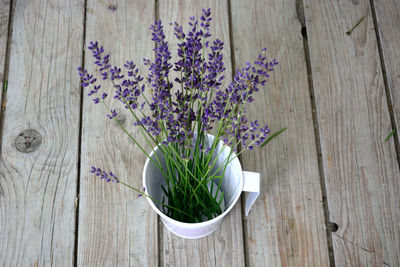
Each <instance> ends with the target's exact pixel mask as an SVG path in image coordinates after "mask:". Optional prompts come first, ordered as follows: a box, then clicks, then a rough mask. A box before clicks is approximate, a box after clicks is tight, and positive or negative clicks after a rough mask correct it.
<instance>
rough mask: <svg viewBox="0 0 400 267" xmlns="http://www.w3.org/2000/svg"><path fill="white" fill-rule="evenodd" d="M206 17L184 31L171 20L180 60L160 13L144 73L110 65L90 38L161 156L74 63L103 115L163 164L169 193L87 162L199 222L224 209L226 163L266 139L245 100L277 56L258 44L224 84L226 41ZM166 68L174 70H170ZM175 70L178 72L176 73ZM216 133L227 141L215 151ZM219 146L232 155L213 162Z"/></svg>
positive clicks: (170, 212) (174, 214) (130, 65)
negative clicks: (214, 34)
mask: <svg viewBox="0 0 400 267" xmlns="http://www.w3.org/2000/svg"><path fill="white" fill-rule="evenodd" d="M210 22H211V11H210V9H207V10H204V9H203V14H202V16H201V18H200V21H198V20H196V19H195V17H190V20H189V31H188V32H184V31H183V28H182V26H181V25H179V24H178V23H176V22H175V23H174V24H172V26H173V27H174V33H175V37H176V38H177V39H178V51H177V54H178V60H177V61H176V62H174V63H173V64H171V62H170V61H171V53H170V51H169V47H168V44H167V41H166V39H165V34H164V30H163V25H162V24H161V21H156V22H155V23H154V24H153V25H151V26H150V30H151V34H152V40H153V41H154V42H155V48H154V52H155V58H154V60H153V61H152V60H150V59H144V60H143V62H144V65H145V66H146V67H147V68H148V75H147V76H146V78H144V77H143V76H141V74H140V72H139V69H138V67H137V66H136V65H135V64H134V62H133V61H127V62H126V63H125V64H124V66H123V67H119V66H112V65H111V63H110V55H109V54H106V53H105V51H104V49H103V47H102V46H100V45H99V44H98V42H91V43H90V46H89V49H90V50H91V51H92V53H93V57H94V59H95V61H94V63H95V64H96V65H97V66H98V67H99V72H100V77H101V78H102V79H103V80H110V81H111V85H112V88H113V90H114V96H113V98H114V99H115V100H117V101H119V102H121V104H122V105H123V107H124V108H125V109H127V110H128V111H129V112H130V114H131V115H132V117H133V121H134V122H133V123H134V125H135V126H136V127H138V128H139V130H140V133H141V134H142V135H143V136H144V139H145V141H146V142H147V143H148V144H149V145H150V147H157V148H158V149H159V150H160V151H161V154H162V155H163V157H164V158H160V157H159V156H158V154H157V153H155V154H154V155H155V157H153V158H152V157H150V155H149V154H148V153H147V152H146V151H145V150H144V148H143V147H142V145H141V144H140V143H139V142H138V141H137V140H136V139H135V137H134V136H132V135H131V134H130V133H129V132H128V131H127V130H126V129H125V128H124V126H123V125H121V123H120V122H119V121H118V120H117V118H116V116H117V111H116V110H114V109H110V107H109V106H108V104H107V103H106V101H105V99H106V98H107V97H108V94H107V92H106V91H102V90H101V85H100V84H98V82H97V78H96V77H94V75H93V74H89V73H88V71H87V70H86V69H83V68H81V67H79V68H78V72H79V75H80V77H81V81H82V86H83V87H89V88H90V89H89V94H88V95H89V96H91V97H93V102H94V103H95V104H99V103H101V104H102V105H104V107H105V108H106V110H108V114H107V117H108V118H109V119H112V120H114V121H115V122H116V123H117V124H118V125H119V126H120V127H121V128H122V129H123V130H124V131H125V133H126V134H127V135H128V136H129V138H130V139H131V140H132V141H133V143H135V144H136V145H137V146H138V147H139V149H140V150H141V151H142V152H143V153H144V154H145V155H146V156H147V157H148V158H149V159H150V160H151V162H152V164H154V165H155V166H156V167H157V168H158V169H159V170H160V171H161V173H162V174H163V177H164V179H165V186H163V185H160V186H161V187H162V190H163V192H164V194H165V196H166V199H164V200H163V201H162V202H161V203H160V202H158V201H157V200H155V199H153V198H152V196H149V195H147V194H145V193H144V192H143V191H144V190H140V189H137V188H134V187H131V186H129V185H127V184H125V183H124V182H122V181H120V180H119V179H118V178H117V177H116V176H115V175H114V174H113V173H112V172H109V173H108V172H106V171H103V170H102V169H100V168H96V167H92V170H91V171H92V173H94V174H95V175H96V176H99V177H101V178H102V179H104V180H105V181H106V182H111V181H112V182H117V183H121V184H124V185H126V186H128V187H130V188H131V189H133V190H135V191H137V192H138V193H140V194H144V195H146V196H147V197H149V198H151V199H152V200H153V201H155V202H157V203H158V204H160V205H161V206H162V207H163V212H164V213H165V214H166V215H167V216H169V217H171V218H173V219H175V220H179V221H182V222H201V221H204V220H209V219H212V218H213V217H215V216H218V215H219V214H221V213H222V212H223V210H222V209H221V203H222V202H223V201H224V195H223V192H221V190H220V187H221V182H222V179H223V177H224V173H225V171H226V168H227V165H228V164H229V163H230V162H231V161H232V160H233V159H234V158H235V157H237V156H239V155H240V154H241V153H243V152H244V151H246V150H253V149H254V147H255V146H260V145H263V144H264V143H266V142H268V141H269V139H267V138H268V134H269V133H270V129H269V128H268V126H267V125H265V126H260V124H259V123H258V121H252V122H250V121H248V119H247V116H246V107H245V106H246V104H248V103H251V102H253V100H254V94H255V93H256V92H258V91H259V88H260V86H265V84H266V81H267V78H268V77H269V73H270V72H271V71H273V69H274V66H275V65H276V64H278V63H277V61H276V60H275V59H274V60H272V61H268V60H267V59H266V56H265V52H266V49H263V50H262V51H261V53H260V54H259V56H258V58H257V60H256V61H254V62H253V63H247V64H246V66H245V67H244V68H242V70H240V71H237V72H236V74H235V76H234V78H233V81H232V82H231V83H230V84H229V85H228V86H227V87H226V88H223V87H222V83H223V81H224V79H225V76H224V72H225V70H226V67H225V65H224V62H223V53H222V51H223V47H224V43H223V42H222V41H221V40H219V39H215V40H210V37H211V33H210ZM171 71H173V72H174V73H175V75H170V72H171ZM172 76H173V77H176V78H175V79H174V80H173V81H171V80H170V78H171V77H172ZM146 90H149V91H150V92H151V97H147V96H146V94H145V93H144V92H145V91H146ZM146 106H147V107H148V108H147V109H145V107H146ZM146 110H149V112H146ZM212 130H213V132H214V133H215V137H214V140H213V142H212V143H211V144H207V142H206V138H207V133H210V132H211V131H212ZM220 141H222V142H223V143H224V146H223V148H222V149H221V150H220V151H218V150H217V146H218V144H219V143H220ZM224 149H230V150H229V156H228V157H227V158H226V159H225V160H224V161H223V164H222V165H220V166H216V162H217V161H216V159H215V158H216V157H215V156H217V157H218V156H219V155H220V154H221V152H222V151H223V150H224ZM153 151H154V149H153ZM213 155H214V157H213ZM163 161H165V164H162V162H163ZM212 181H218V183H217V185H218V190H215V188H213V186H214V183H213V182H212ZM210 185H211V186H210Z"/></svg>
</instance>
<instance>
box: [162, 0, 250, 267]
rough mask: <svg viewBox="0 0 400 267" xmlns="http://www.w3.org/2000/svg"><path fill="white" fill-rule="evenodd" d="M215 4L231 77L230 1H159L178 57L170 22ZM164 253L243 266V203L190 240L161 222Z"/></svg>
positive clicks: (216, 29)
mask: <svg viewBox="0 0 400 267" xmlns="http://www.w3.org/2000/svg"><path fill="white" fill-rule="evenodd" d="M209 7H210V8H211V13H212V19H213V20H212V22H211V33H212V35H213V36H212V37H211V40H214V39H215V38H219V39H221V40H222V41H223V42H224V43H225V44H224V61H225V64H226V68H227V72H226V77H229V78H228V80H227V81H230V80H231V79H230V77H231V61H230V56H231V54H230V42H229V20H228V18H229V17H228V6H227V1H211V0H204V1H195V0H192V1H183V0H181V1H172V0H171V1H159V7H158V10H159V13H160V14H159V17H160V19H161V21H162V22H163V23H164V25H166V26H165V31H166V37H167V38H168V43H169V45H170V50H171V52H172V55H173V62H174V58H176V49H177V46H176V43H177V42H176V38H175V36H174V34H173V27H170V26H169V25H168V24H169V23H170V22H175V21H176V22H178V23H180V24H182V25H183V26H184V29H188V28H187V27H188V25H187V22H188V20H189V17H190V16H196V18H198V19H200V16H201V14H202V8H209ZM160 229H161V231H160V238H161V240H160V244H161V247H160V257H161V265H163V266H243V265H244V251H243V236H242V219H241V204H240V202H238V203H237V204H236V206H235V207H234V208H233V210H232V211H231V212H230V214H229V215H228V216H227V217H226V218H225V219H224V221H223V223H222V225H221V226H220V228H218V229H217V230H216V231H215V232H214V233H213V234H211V235H210V236H208V237H205V238H201V239H196V240H187V239H182V238H180V237H177V236H175V235H173V234H171V233H170V232H169V231H168V230H167V229H166V228H165V227H164V226H163V225H162V224H160Z"/></svg>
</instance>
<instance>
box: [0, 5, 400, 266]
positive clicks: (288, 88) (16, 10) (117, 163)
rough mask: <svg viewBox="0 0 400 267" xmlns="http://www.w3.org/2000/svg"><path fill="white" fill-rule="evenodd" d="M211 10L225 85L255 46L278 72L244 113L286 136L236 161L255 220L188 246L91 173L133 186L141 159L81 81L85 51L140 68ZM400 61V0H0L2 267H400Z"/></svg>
mask: <svg viewBox="0 0 400 267" xmlns="http://www.w3.org/2000/svg"><path fill="white" fill-rule="evenodd" d="M109 4H115V6H116V10H111V9H109V8H108V6H109ZM207 7H211V8H212V13H213V25H212V26H213V34H214V36H218V37H220V38H222V39H223V41H224V42H225V61H226V64H227V66H228V68H227V69H228V76H230V77H231V73H232V69H236V68H239V67H241V66H242V64H243V63H245V62H246V60H251V59H254V58H255V57H256V55H257V53H258V52H259V50H260V49H261V48H262V47H268V51H269V55H270V56H271V57H276V58H277V59H278V61H279V62H280V64H279V65H278V66H277V68H276V70H275V72H274V75H273V76H272V77H271V79H270V83H269V86H268V89H266V90H264V91H263V92H261V94H260V97H258V98H257V100H256V102H255V103H254V105H252V106H251V108H250V111H249V113H250V114H252V116H253V117H254V119H255V118H257V117H262V120H263V121H264V122H268V123H269V125H270V127H271V128H272V129H273V130H277V129H280V128H282V127H287V128H288V130H287V131H286V132H285V133H284V134H283V135H282V136H280V137H279V138H278V139H276V140H275V141H274V142H272V143H271V144H270V145H268V146H267V147H266V148H264V149H261V150H257V152H256V153H247V154H245V155H244V156H243V157H242V158H241V161H242V165H243V166H244V169H246V170H250V171H258V172H261V173H262V192H261V195H260V198H259V199H258V200H257V202H256V204H255V206H254V207H253V210H252V211H251V213H250V215H249V216H248V217H244V216H243V211H242V204H241V203H238V204H237V205H236V206H235V208H234V210H233V211H232V212H231V213H230V214H229V216H228V217H227V218H226V219H225V221H224V223H223V225H222V226H221V227H220V228H219V229H218V230H217V231H216V232H215V233H213V234H212V235H210V236H208V237H206V238H202V239H199V240H184V239H181V238H178V237H176V236H174V235H172V234H171V233H170V232H168V231H167V230H166V229H165V228H164V226H163V225H162V224H161V223H160V222H159V220H158V217H157V216H156V213H155V212H153V211H152V210H151V209H150V206H149V205H148V203H147V201H146V199H144V198H137V196H136V194H134V193H132V191H129V190H127V189H126V188H123V187H120V186H118V185H110V184H105V183H103V182H100V181H98V180H97V179H95V178H94V177H93V176H92V175H90V173H89V170H90V166H92V165H96V166H102V167H104V168H105V169H108V170H115V172H117V173H118V175H119V177H124V180H127V181H128V182H129V183H131V184H133V185H135V186H138V187H139V186H140V185H141V172H142V166H143V163H144V161H145V157H144V155H143V154H141V153H140V151H139V150H138V149H136V148H135V147H134V146H132V145H131V144H130V142H129V140H128V139H127V138H126V137H125V136H124V133H123V132H122V131H120V130H119V129H118V128H117V127H116V126H115V125H113V124H112V123H111V122H110V121H109V120H108V119H107V118H106V117H105V113H104V112H103V110H102V109H101V108H99V107H98V106H94V105H92V103H91V101H90V100H89V99H88V97H87V95H86V94H85V93H82V92H81V88H80V81H79V78H78V75H77V72H76V67H77V66H81V65H83V66H85V67H87V68H89V69H93V68H94V66H93V63H92V59H91V55H90V53H88V52H86V53H85V49H84V47H87V45H88V43H89V41H92V40H98V41H99V42H101V43H102V44H103V45H104V46H105V48H106V49H107V50H108V51H110V52H111V54H112V57H113V62H114V63H121V62H123V61H124V60H126V59H128V58H129V59H133V60H135V61H136V62H138V63H141V59H142V58H143V57H152V46H153V43H152V42H151V40H150V34H149V31H148V26H149V25H150V24H151V23H152V22H153V21H154V20H155V19H157V18H160V19H161V20H162V21H163V22H164V24H165V25H166V26H165V30H166V34H167V36H168V38H170V39H171V41H170V44H171V45H173V44H175V43H174V42H175V41H174V39H173V33H172V31H171V30H172V28H171V27H169V26H167V25H168V23H169V22H173V21H178V22H181V23H182V22H186V21H187V18H188V17H189V16H191V15H199V14H200V12H201V9H202V8H207ZM363 16H365V19H364V20H363V21H362V22H361V23H360V25H359V26H358V27H357V28H355V30H354V31H353V32H352V33H351V34H350V35H346V31H348V30H349V29H351V28H352V27H353V26H354V25H355V24H356V23H357V22H358V21H359V20H360V19H361V18H362V17H363ZM399 47H400V2H399V1H397V0H385V1H379V0H358V1H345V0H335V1H316V0H298V1H296V0H288V1H281V0H256V1H246V0H230V1H229V0H220V1H212V0H204V1H198V0H191V1H184V0H181V1H173V0H158V1H157V0H125V1H123V0H121V1H119V0H117V1H111V0H88V1H87V2H86V1H84V0H75V1H74V0H52V1H50V0H49V1H45V0H32V1H28V0H26V1H23V0H8V1H7V0H1V1H0V79H1V80H2V86H1V88H4V89H5V83H6V82H7V81H8V86H7V90H2V91H3V92H2V94H1V98H2V111H1V135H0V136H1V163H0V266H33V267H35V266H50V265H51V266H72V265H74V266H75V265H78V266H400V172H399V155H400V147H399V138H398V134H397V133H395V134H394V135H393V136H392V137H391V138H390V139H389V140H388V141H387V142H385V141H384V139H385V138H386V136H388V134H389V133H390V132H391V131H392V129H394V128H399V126H400V125H399V124H400V49H399ZM142 69H144V68H142ZM132 131H133V132H134V133H135V130H134V128H132Z"/></svg>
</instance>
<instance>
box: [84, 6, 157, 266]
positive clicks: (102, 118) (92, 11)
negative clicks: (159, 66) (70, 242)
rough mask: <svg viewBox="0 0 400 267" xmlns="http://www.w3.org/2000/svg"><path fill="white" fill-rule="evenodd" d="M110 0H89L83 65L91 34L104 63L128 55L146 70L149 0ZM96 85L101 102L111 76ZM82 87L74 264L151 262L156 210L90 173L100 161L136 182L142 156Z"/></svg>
mask: <svg viewBox="0 0 400 267" xmlns="http://www.w3.org/2000/svg"><path fill="white" fill-rule="evenodd" d="M114 4H115V7H116V9H115V10H112V9H110V8H108V7H109V3H108V2H106V1H88V6H87V18H86V44H85V46H86V53H85V67H86V68H88V69H89V70H93V69H96V67H95V65H94V64H93V57H92V53H91V51H90V50H88V49H87V47H88V45H89V42H90V41H96V40H97V41H99V43H101V44H102V45H103V46H104V49H105V50H106V51H108V52H109V53H110V55H111V64H113V65H120V66H123V64H124V63H125V62H126V60H133V61H134V62H135V63H136V64H137V65H138V66H140V67H141V70H142V71H143V72H145V71H146V69H145V68H144V66H143V64H142V59H143V58H144V57H146V58H152V57H153V52H152V48H153V42H151V34H150V32H149V26H150V24H152V23H153V22H154V18H155V14H154V10H155V4H154V1H147V0H140V1H122V0H121V1H116V2H115V3H114ZM101 84H102V85H103V87H102V89H105V91H107V93H108V94H109V97H108V100H110V99H112V97H113V95H114V89H113V88H112V85H111V84H110V80H107V81H105V82H102V83H101ZM87 93H88V91H85V92H84V97H83V99H84V101H83V120H82V153H81V178H80V199H79V234H78V265H80V266H157V264H158V245H157V227H158V224H157V216H156V213H155V212H154V211H153V210H151V208H150V205H149V204H148V203H147V200H146V199H145V198H144V197H142V198H138V196H137V193H135V192H134V191H132V190H131V189H128V188H125V187H124V186H122V185H119V184H113V183H110V184H107V183H105V182H104V181H101V180H100V178H98V177H95V176H94V175H93V174H91V173H90V167H91V166H96V167H100V168H102V169H105V170H106V171H112V172H113V173H115V174H116V175H117V176H118V177H119V178H120V179H121V180H122V181H124V182H126V183H128V184H130V185H132V186H135V187H136V188H142V169H143V165H144V162H145V155H144V154H143V153H142V152H141V151H140V150H139V149H138V147H136V146H135V145H134V144H133V143H132V141H131V140H129V138H128V137H127V135H126V134H125V133H124V132H123V131H122V130H121V129H120V128H119V127H118V126H117V125H116V124H115V123H114V122H113V121H111V120H109V119H108V118H107V117H106V114H107V113H108V112H107V110H105V108H104V107H103V106H102V105H100V104H99V105H95V104H94V103H93V101H92V97H88V96H87ZM111 107H112V108H115V109H116V110H117V111H118V112H120V114H123V116H125V123H124V125H125V127H126V128H127V129H128V130H129V131H130V132H131V134H132V135H133V136H134V137H135V138H137V140H138V141H139V143H141V144H143V143H145V142H144V139H143V138H142V137H141V134H140V132H139V131H138V129H137V128H135V127H133V122H134V121H133V120H132V118H131V115H130V114H129V112H127V110H125V109H124V108H123V105H121V104H120V103H119V102H117V101H115V100H113V101H111ZM145 149H147V150H148V151H149V150H150V148H149V147H145Z"/></svg>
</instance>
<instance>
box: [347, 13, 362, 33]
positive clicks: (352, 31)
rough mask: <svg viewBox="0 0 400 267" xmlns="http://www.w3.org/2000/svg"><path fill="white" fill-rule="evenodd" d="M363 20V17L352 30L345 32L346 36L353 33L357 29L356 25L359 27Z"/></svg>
mask: <svg viewBox="0 0 400 267" xmlns="http://www.w3.org/2000/svg"><path fill="white" fill-rule="evenodd" d="M364 19H365V16H364V17H362V18H361V19H360V20H359V21H358V22H357V23H356V25H354V26H353V28H351V29H350V30H348V31H347V32H346V34H347V35H350V34H351V33H352V32H353V31H354V29H355V28H357V27H358V25H360V23H361V22H362V21H363V20H364Z"/></svg>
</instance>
